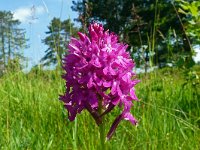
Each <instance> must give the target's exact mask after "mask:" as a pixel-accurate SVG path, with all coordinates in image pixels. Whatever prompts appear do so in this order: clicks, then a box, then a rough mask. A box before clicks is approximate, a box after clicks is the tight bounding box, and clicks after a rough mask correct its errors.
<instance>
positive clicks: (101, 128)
mask: <svg viewBox="0 0 200 150" xmlns="http://www.w3.org/2000/svg"><path fill="white" fill-rule="evenodd" d="M98 111H99V114H102V113H103V106H102V98H99V110H98ZM99 133H100V141H101V142H100V144H101V145H100V149H101V150H105V125H104V118H103V117H102V123H101V124H100V125H99Z"/></svg>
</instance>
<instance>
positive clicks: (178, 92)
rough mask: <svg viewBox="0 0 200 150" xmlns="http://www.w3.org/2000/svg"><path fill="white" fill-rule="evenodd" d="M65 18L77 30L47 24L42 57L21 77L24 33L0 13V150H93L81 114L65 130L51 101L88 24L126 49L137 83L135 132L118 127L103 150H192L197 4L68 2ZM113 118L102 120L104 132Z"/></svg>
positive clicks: (198, 97) (197, 89) (87, 121)
mask: <svg viewBox="0 0 200 150" xmlns="http://www.w3.org/2000/svg"><path fill="white" fill-rule="evenodd" d="M72 10H74V11H76V12H78V18H76V20H75V21H76V22H79V24H80V25H79V26H76V24H74V22H73V21H72V20H71V19H66V20H63V21H62V20H60V18H56V17H55V18H53V19H52V20H51V21H50V23H49V26H48V30H47V31H46V32H45V33H46V37H45V38H44V39H42V41H41V42H43V43H44V44H45V45H46V46H47V49H46V51H45V55H44V56H43V57H42V59H41V61H40V63H39V64H38V65H36V66H34V67H32V68H31V70H30V71H29V72H24V69H26V61H27V58H25V57H24V55H23V50H24V49H26V48H27V47H28V46H29V45H28V44H27V41H28V39H26V37H25V33H26V31H25V30H24V29H22V28H20V21H19V20H15V19H14V18H13V14H12V12H10V11H0V149H20V150H21V149H97V148H98V140H97V138H98V136H97V135H98V133H97V131H98V130H97V127H96V126H95V124H94V121H93V120H92V119H91V117H90V116H89V115H88V113H87V112H85V113H84V114H82V115H80V116H78V118H77V120H78V121H77V120H76V121H75V123H70V122H69V121H68V120H67V112H66V111H65V110H64V109H63V106H62V104H61V103H60V102H59V101H58V95H59V94H62V93H63V92H64V90H65V87H64V84H65V83H64V81H63V80H62V79H61V75H62V73H63V72H62V69H61V66H62V58H63V57H64V55H65V54H67V44H68V42H69V40H70V37H72V36H73V37H77V32H78V31H81V32H87V27H88V25H89V23H91V22H93V21H95V22H99V23H102V24H103V25H104V26H105V28H106V29H109V30H110V31H111V32H115V33H116V34H118V35H119V39H120V41H122V42H124V43H127V44H128V45H129V47H128V51H129V52H130V55H131V57H132V58H133V59H134V61H135V62H136V67H137V70H136V71H137V72H138V78H139V79H140V80H141V83H139V84H138V85H137V87H136V91H137V95H138V97H139V99H140V102H139V103H136V104H135V105H134V107H133V110H132V112H133V114H134V116H136V118H137V119H138V120H139V125H138V127H133V126H131V125H130V124H129V123H127V122H123V123H121V124H120V126H119V128H118V129H117V132H116V135H114V137H113V139H112V140H111V141H110V142H108V143H107V146H108V149H120V150H121V149H200V147H199V146H200V138H199V135H200V80H199V76H200V61H199V62H198V61H196V62H195V61H194V57H195V55H196V50H197V49H200V1H199V0H146V1H141V0H76V1H73V6H72ZM198 60H200V58H199V59H198ZM52 66H53V67H52ZM48 67H50V68H51V69H50V70H48V69H46V68H48ZM118 113H119V110H117V109H116V110H114V112H112V114H111V115H110V116H109V117H108V118H107V130H108V128H109V126H110V125H111V123H112V121H113V119H114V117H115V114H118Z"/></svg>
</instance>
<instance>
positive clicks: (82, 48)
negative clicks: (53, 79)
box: [60, 23, 139, 139]
mask: <svg viewBox="0 0 200 150" xmlns="http://www.w3.org/2000/svg"><path fill="white" fill-rule="evenodd" d="M78 35H79V38H80V39H76V38H71V41H70V43H69V45H68V48H69V54H68V55H67V56H66V57H65V58H64V60H63V62H64V65H63V68H64V70H65V71H66V73H65V74H64V75H63V78H64V79H65V80H66V93H65V94H64V95H63V96H61V97H60V99H61V100H62V101H63V102H64V105H65V107H66V109H67V110H68V117H69V120H70V121H73V120H74V119H75V117H76V115H77V113H81V111H82V110H84V109H87V110H88V111H89V112H90V114H91V115H92V117H93V118H94V119H95V121H96V123H97V124H98V125H100V124H101V123H102V117H103V116H104V115H105V114H107V113H108V112H110V111H111V110H112V109H113V108H114V107H115V106H117V105H119V106H120V107H121V108H123V111H122V113H121V114H120V115H119V116H117V117H116V119H115V121H114V122H113V124H112V126H111V129H110V131H109V132H108V135H107V138H108V139H109V138H110V137H111V136H112V134H113V132H114V131H115V129H116V127H117V125H118V124H119V122H120V121H121V120H122V119H125V120H129V121H130V122H131V123H132V124H134V125H135V124H136V123H137V121H136V120H135V118H134V117H133V116H132V114H131V113H130V110H131V107H132V105H133V104H132V100H137V97H136V95H135V90H134V86H135V85H136V84H137V83H138V82H139V81H138V80H136V79H135V73H133V72H132V70H133V67H134V62H133V60H132V59H131V58H130V55H129V53H128V52H126V49H127V47H128V46H127V45H125V44H123V43H120V42H119V41H118V36H117V35H115V34H114V33H109V31H108V30H107V31H104V28H103V26H102V25H101V24H98V23H93V24H91V25H90V26H89V36H87V35H85V34H83V33H80V32H79V33H78ZM100 103H101V104H100ZM100 105H101V107H102V108H103V110H104V112H103V113H102V114H100V113H99V112H98V109H99V108H98V107H99V106H100Z"/></svg>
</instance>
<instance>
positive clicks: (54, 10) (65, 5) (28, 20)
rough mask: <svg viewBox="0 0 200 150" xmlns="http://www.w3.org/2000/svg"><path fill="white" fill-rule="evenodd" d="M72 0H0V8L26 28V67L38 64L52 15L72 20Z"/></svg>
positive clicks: (74, 14) (74, 15) (73, 16)
mask: <svg viewBox="0 0 200 150" xmlns="http://www.w3.org/2000/svg"><path fill="white" fill-rule="evenodd" d="M71 6H72V0H0V10H10V11H12V12H13V13H14V18H15V19H18V20H20V21H21V25H20V28H24V29H26V37H27V38H28V39H29V41H28V44H29V46H30V47H29V48H28V49H25V50H24V55H25V56H26V57H28V59H29V61H28V68H29V69H30V67H31V66H33V65H36V64H38V62H39V60H40V59H41V57H42V56H44V54H45V52H44V51H45V50H46V49H47V47H46V46H45V45H44V44H43V43H42V42H41V40H42V39H44V38H45V36H46V35H45V31H47V26H48V25H49V23H50V21H51V19H52V18H53V17H59V18H61V20H65V19H68V18H69V17H70V18H71V19H72V20H73V19H74V18H76V17H77V13H76V12H73V11H72V10H71Z"/></svg>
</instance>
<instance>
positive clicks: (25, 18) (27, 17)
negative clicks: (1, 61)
mask: <svg viewBox="0 0 200 150" xmlns="http://www.w3.org/2000/svg"><path fill="white" fill-rule="evenodd" d="M43 13H45V8H44V7H43V6H40V5H39V6H34V5H33V6H29V7H21V8H18V9H16V10H15V11H14V19H18V20H20V21H21V22H22V23H36V22H37V20H38V17H39V15H41V14H43Z"/></svg>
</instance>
